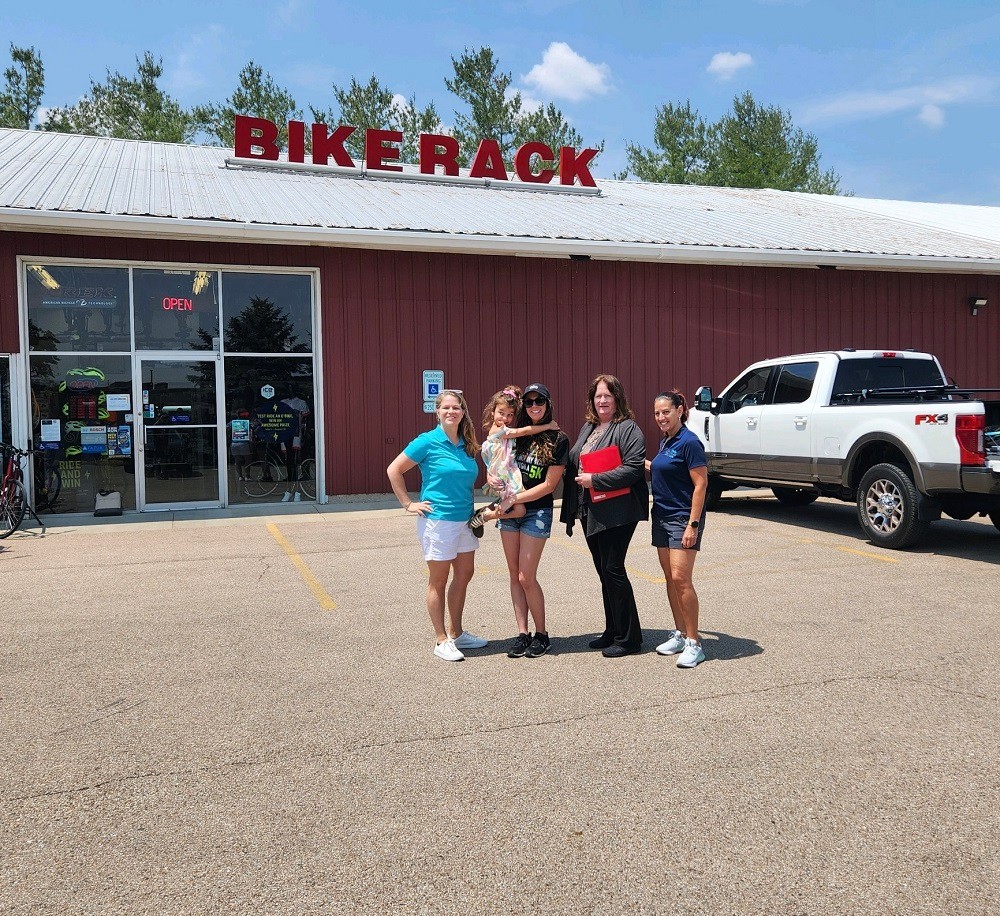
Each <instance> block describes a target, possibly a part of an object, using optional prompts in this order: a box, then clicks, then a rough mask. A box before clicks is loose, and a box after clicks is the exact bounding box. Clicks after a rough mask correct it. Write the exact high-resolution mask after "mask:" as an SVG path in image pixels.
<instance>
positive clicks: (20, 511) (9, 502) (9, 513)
mask: <svg viewBox="0 0 1000 916" xmlns="http://www.w3.org/2000/svg"><path fill="white" fill-rule="evenodd" d="M27 505H28V494H27V493H25V492H24V484H23V483H21V481H20V480H12V481H10V482H9V483H8V484H6V485H5V486H4V488H3V493H2V494H0V539H2V538H5V537H10V535H12V534H13V533H14V532H15V531H17V528H18V526H19V525H20V524H21V519H23V518H24V510H25V507H26V506H27Z"/></svg>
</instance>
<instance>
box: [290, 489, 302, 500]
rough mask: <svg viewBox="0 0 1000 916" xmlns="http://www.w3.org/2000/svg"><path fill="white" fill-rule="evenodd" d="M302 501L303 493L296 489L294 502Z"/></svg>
mask: <svg viewBox="0 0 1000 916" xmlns="http://www.w3.org/2000/svg"><path fill="white" fill-rule="evenodd" d="M301 501H302V494H301V493H299V491H298V490H296V491H295V495H294V496H293V497H292V502H293V503H297V502H301Z"/></svg>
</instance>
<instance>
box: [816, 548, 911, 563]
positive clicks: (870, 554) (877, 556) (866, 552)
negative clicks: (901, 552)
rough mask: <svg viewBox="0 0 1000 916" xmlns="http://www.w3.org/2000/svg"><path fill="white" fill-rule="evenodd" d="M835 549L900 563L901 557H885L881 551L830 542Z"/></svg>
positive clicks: (871, 558) (886, 561) (872, 558)
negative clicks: (873, 551)
mask: <svg viewBox="0 0 1000 916" xmlns="http://www.w3.org/2000/svg"><path fill="white" fill-rule="evenodd" d="M829 546H830V547H832V548H833V549H834V550H843V551H844V553H854V554H857V555H858V556H859V557H868V558H869V559H870V560H881V561H882V562H883V563H898V562H899V559H898V558H897V557H884V556H882V554H880V553H869V552H868V551H867V550H855V549H854V548H852V547H838V546H837V545H836V544H830V545H829Z"/></svg>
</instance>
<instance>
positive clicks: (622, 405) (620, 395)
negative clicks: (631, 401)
mask: <svg viewBox="0 0 1000 916" xmlns="http://www.w3.org/2000/svg"><path fill="white" fill-rule="evenodd" d="M601 382H604V384H605V385H607V386H608V391H610V392H611V394H612V395H613V397H614V399H615V415H614V416H613V417H612V418H611V422H612V423H618V422H620V421H621V420H634V419H635V414H634V413H632V408H631V407H629V406H628V397H627V396H626V395H625V386H624V385H622V383H621V382H620V381H618V379H616V378H615V377H614V376H613V375H606V374H605V375H599V376H597V378H595V379H594V380H593V381H592V382H591V383H590V389H589V390H588V391H587V410H586V413H585V414H584V416H585V417H586V420H587V422H588V423H593V424H595V425H596V424H599V423H600V422H601V421H600V419H599V418H598V416H597V411H596V410H595V409H594V395H595V394H596V393H597V386H598V385H600V384H601Z"/></svg>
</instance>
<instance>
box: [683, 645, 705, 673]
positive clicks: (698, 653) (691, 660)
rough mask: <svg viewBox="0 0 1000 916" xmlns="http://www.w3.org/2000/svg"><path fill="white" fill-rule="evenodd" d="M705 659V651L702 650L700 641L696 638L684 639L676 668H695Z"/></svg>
mask: <svg viewBox="0 0 1000 916" xmlns="http://www.w3.org/2000/svg"><path fill="white" fill-rule="evenodd" d="M703 661H705V653H704V652H703V651H702V648H701V643H700V642H698V640H696V639H686V640H684V651H683V652H681V657H680V658H679V659H677V667H678V668H697V667H698V665H700V664H701V663H702V662H703Z"/></svg>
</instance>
